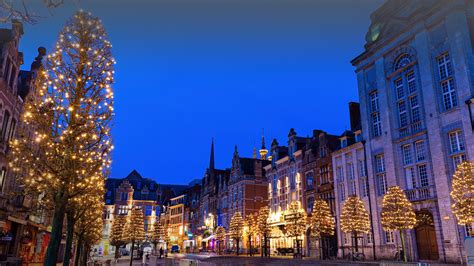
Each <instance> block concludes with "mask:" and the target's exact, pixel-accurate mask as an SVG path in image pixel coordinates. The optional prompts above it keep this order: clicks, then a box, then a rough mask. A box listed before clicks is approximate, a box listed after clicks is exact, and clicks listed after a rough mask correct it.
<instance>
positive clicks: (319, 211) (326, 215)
mask: <svg viewBox="0 0 474 266" xmlns="http://www.w3.org/2000/svg"><path fill="white" fill-rule="evenodd" d="M334 228H335V224H334V217H333V216H332V214H331V210H330V209H329V205H328V204H327V202H326V201H325V200H322V199H316V200H314V204H313V212H312V214H311V235H312V236H313V237H315V238H316V239H317V240H318V241H319V249H320V254H319V256H320V258H322V252H321V248H322V243H321V239H322V237H323V236H332V235H334Z"/></svg>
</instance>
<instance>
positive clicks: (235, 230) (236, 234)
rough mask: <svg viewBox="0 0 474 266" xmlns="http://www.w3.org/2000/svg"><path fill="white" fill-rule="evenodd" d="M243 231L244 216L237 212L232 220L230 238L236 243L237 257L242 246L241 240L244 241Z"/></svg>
mask: <svg viewBox="0 0 474 266" xmlns="http://www.w3.org/2000/svg"><path fill="white" fill-rule="evenodd" d="M243 230H244V219H243V218H242V215H241V214H240V212H236V213H234V215H233V216H232V218H231V219H230V226H229V233H230V237H231V238H232V239H233V240H235V242H236V247H237V249H236V252H237V256H239V248H240V247H239V244H240V240H241V239H242V235H243Z"/></svg>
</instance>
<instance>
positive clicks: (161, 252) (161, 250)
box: [160, 247, 163, 259]
mask: <svg viewBox="0 0 474 266" xmlns="http://www.w3.org/2000/svg"><path fill="white" fill-rule="evenodd" d="M162 256H163V247H160V259H161V257H162Z"/></svg>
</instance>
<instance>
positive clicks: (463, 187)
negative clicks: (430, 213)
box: [451, 161, 474, 225]
mask: <svg viewBox="0 0 474 266" xmlns="http://www.w3.org/2000/svg"><path fill="white" fill-rule="evenodd" d="M451 198H452V199H453V204H452V209H453V213H454V215H456V218H457V220H458V223H459V224H462V225H469V224H472V223H474V204H473V202H474V162H472V161H471V162H463V163H461V164H459V165H458V167H457V169H456V172H455V173H454V175H453V190H452V191H451Z"/></svg>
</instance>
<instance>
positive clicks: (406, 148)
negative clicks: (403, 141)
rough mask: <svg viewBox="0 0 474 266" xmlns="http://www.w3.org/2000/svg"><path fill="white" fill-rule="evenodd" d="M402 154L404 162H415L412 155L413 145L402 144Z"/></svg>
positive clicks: (405, 163) (406, 163)
mask: <svg viewBox="0 0 474 266" xmlns="http://www.w3.org/2000/svg"><path fill="white" fill-rule="evenodd" d="M402 154H403V164H404V165H408V164H411V163H413V160H412V156H411V145H403V146H402Z"/></svg>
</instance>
